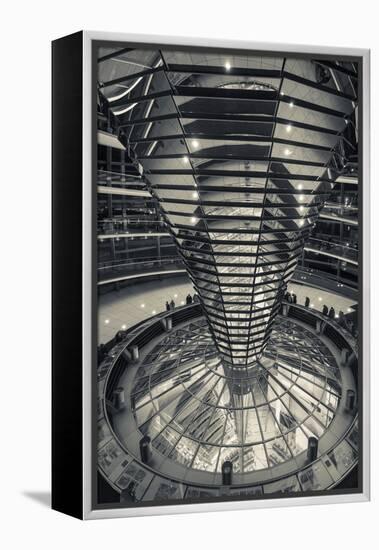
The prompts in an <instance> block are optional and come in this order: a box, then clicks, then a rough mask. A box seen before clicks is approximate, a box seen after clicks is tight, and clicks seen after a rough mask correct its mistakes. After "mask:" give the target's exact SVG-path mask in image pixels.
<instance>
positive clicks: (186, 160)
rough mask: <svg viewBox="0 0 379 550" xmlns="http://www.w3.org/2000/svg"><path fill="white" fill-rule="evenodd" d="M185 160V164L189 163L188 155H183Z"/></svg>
mask: <svg viewBox="0 0 379 550" xmlns="http://www.w3.org/2000/svg"><path fill="white" fill-rule="evenodd" d="M183 162H184V163H185V164H188V162H189V158H188V157H187V155H184V157H183Z"/></svg>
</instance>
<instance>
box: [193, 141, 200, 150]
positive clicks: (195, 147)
mask: <svg viewBox="0 0 379 550" xmlns="http://www.w3.org/2000/svg"><path fill="white" fill-rule="evenodd" d="M192 147H193V148H194V149H197V148H198V147H199V142H198V141H197V139H194V140H193V141H192Z"/></svg>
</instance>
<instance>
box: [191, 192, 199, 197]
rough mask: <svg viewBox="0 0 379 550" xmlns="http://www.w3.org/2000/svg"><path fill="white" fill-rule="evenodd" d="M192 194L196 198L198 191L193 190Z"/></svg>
mask: <svg viewBox="0 0 379 550" xmlns="http://www.w3.org/2000/svg"><path fill="white" fill-rule="evenodd" d="M192 196H193V198H194V199H198V198H199V193H198V192H197V191H194V192H193V193H192Z"/></svg>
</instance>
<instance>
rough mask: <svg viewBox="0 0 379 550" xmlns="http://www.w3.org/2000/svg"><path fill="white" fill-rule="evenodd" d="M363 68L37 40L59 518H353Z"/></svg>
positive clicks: (224, 50)
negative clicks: (44, 134) (237, 512)
mask: <svg viewBox="0 0 379 550" xmlns="http://www.w3.org/2000/svg"><path fill="white" fill-rule="evenodd" d="M368 205H369V51H368V50H359V49H350V48H328V47H324V46H320V47H316V46H295V45H288V44H270V43H264V44H262V43H254V42H251V43H247V42H238V41H236V42H230V41H226V40H218V41H211V40H204V39H202V40H200V39H189V38H188V39H185V38H168V37H162V36H137V35H119V34H109V33H102V32H79V33H76V34H74V35H70V36H67V37H64V38H61V39H59V40H56V41H54V42H53V406H52V408H53V508H54V509H56V510H59V511H62V512H65V513H67V514H70V515H73V516H75V517H79V518H110V517H124V516H125V517H126V516H136V515H147V514H163V513H179V512H180V513H183V512H194V511H206V510H234V509H242V508H257V507H272V506H285V505H302V504H316V503H339V502H341V503H342V502H355V501H364V500H367V499H369V420H370V419H369V365H370V358H369V282H370V281H369V207H368Z"/></svg>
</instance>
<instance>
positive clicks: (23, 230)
mask: <svg viewBox="0 0 379 550" xmlns="http://www.w3.org/2000/svg"><path fill="white" fill-rule="evenodd" d="M374 6H375V3H374V2H372V0H370V1H369V0H361V1H360V2H356V1H354V2H353V1H351V0H343V1H341V0H333V1H332V0H317V2H315V1H314V2H306V1H304V0H268V1H263V2H258V1H256V0H255V1H254V0H233V1H232V0H218V1H216V0H212V1H211V0H208V1H207V0H182V1H180V0H173V1H165V0H140V1H139V2H136V1H133V0H111V1H108V2H107V1H105V0H92V1H91V2H89V1H88V2H85V1H83V0H82V1H79V0H62V1H61V2H57V1H55V2H47V1H42V0H33V1H27V0H25V1H23V2H18V1H16V0H10V1H7V2H4V3H3V5H2V10H1V17H2V25H1V33H0V39H1V41H2V47H1V69H0V70H1V76H2V81H3V83H2V84H1V86H0V93H1V96H2V100H1V104H0V105H1V111H0V116H1V134H0V135H1V137H2V141H3V142H4V144H5V146H6V148H7V149H8V153H7V154H6V155H5V156H3V155H2V162H1V171H0V174H1V187H0V188H1V189H2V195H1V204H2V207H1V214H2V215H1V218H0V219H1V226H2V232H1V236H2V245H1V247H2V250H1V258H2V268H1V277H2V286H1V302H0V304H1V306H0V311H1V318H2V326H3V333H4V332H5V331H6V333H7V335H6V336H5V334H4V336H5V338H4V341H3V344H2V357H1V377H2V380H1V387H2V391H1V398H0V404H1V407H2V409H4V410H3V412H2V421H1V443H2V451H1V454H0V457H1V462H2V464H1V472H2V477H1V485H0V487H1V492H0V506H1V507H2V508H3V512H1V514H2V515H1V516H0V517H1V523H2V525H3V526H2V529H1V531H0V539H5V538H8V541H7V542H5V544H3V547H4V548H7V549H8V548H21V547H23V546H24V547H26V548H39V549H41V550H42V549H44V548H52V547H53V548H54V549H57V550H59V549H65V550H68V549H70V548H84V547H86V548H88V549H91V550H92V548H93V549H97V548H133V547H134V548H137V547H139V548H142V547H143V548H149V546H150V545H151V547H152V548H154V549H161V548H162V549H163V548H166V549H171V548H172V549H174V548H175V549H180V550H185V549H187V548H188V549H189V548H196V547H197V548H212V549H215V548H228V550H231V549H233V548H238V546H239V545H246V547H250V548H258V547H259V548H268V549H272V548H280V549H281V550H285V549H289V548H291V549H296V548H302V549H305V548H307V549H309V550H311V549H316V548H317V549H318V550H319V549H320V548H328V549H329V548H333V547H338V548H343V544H346V545H349V547H350V548H357V547H358V546H361V547H365V548H369V549H370V548H373V547H374V542H370V540H372V541H373V540H375V539H377V533H378V512H379V506H378V472H379V468H378V466H377V463H378V458H379V455H378V424H377V417H378V401H379V400H377V401H376V402H375V401H374V403H373V415H374V416H373V430H372V434H373V436H372V448H373V472H372V479H373V496H372V498H373V500H372V502H371V503H367V504H356V505H341V506H312V507H308V508H293V509H291V508H286V509H280V508H278V509H274V510H261V511H254V512H234V513H219V514H216V513H212V514H207V515H206V514H204V515H192V516H176V517H174V516H171V517H159V518H150V519H134V520H112V521H97V522H92V523H91V522H88V523H86V524H82V523H80V522H78V521H77V520H73V519H71V518H68V517H65V516H63V515H60V514H58V513H55V512H52V511H50V510H49V509H48V507H46V506H43V505H41V504H40V503H39V502H38V500H35V499H32V498H31V497H30V496H29V497H28V496H25V493H37V494H41V493H42V498H46V497H44V494H45V493H46V492H47V491H48V490H49V483H50V458H49V457H50V403H49V400H50V332H49V331H50V292H49V285H50V213H49V211H50V44H49V41H50V40H52V39H54V38H57V37H59V36H62V35H65V34H68V33H70V32H73V31H76V30H80V29H82V28H86V29H94V30H108V31H121V32H127V31H130V32H143V33H154V34H157V33H160V34H168V35H170V34H177V35H189V36H192V35H194V36H196V35H197V36H205V37H206V36H212V37H217V38H223V37H225V38H230V39H237V38H238V39H246V40H261V41H278V42H296V43H311V44H325V45H331V46H332V45H335V46H337V45H338V46H360V47H371V48H373V58H372V68H373V85H372V97H373V98H375V100H376V101H375V102H374V104H373V124H375V123H378V106H377V98H378V97H379V89H378V77H379V71H378V37H379V32H378V27H377V17H376V16H375V15H376V14H375V8H374ZM7 146H8V147H7ZM377 147H378V143H377V139H376V136H375V140H374V142H373V152H374V153H375V152H376V151H377ZM3 150H4V149H3ZM373 157H374V159H373V164H374V160H376V155H373ZM375 164H376V163H375ZM376 176H377V170H376V169H375V170H374V172H373V178H372V182H373V193H372V195H373V198H375V199H376V200H378V191H377V189H378V185H377V184H378V181H377V179H376ZM4 190H5V196H4ZM376 217H378V216H376ZM4 218H5V219H4ZM378 229H379V228H378V225H376V227H375V228H374V232H373V234H375V231H378ZM373 240H374V241H375V239H373ZM374 261H375V262H376V257H375V258H374ZM376 267H377V266H376ZM373 294H374V297H375V303H376V302H377V296H378V293H377V291H376V290H375V289H373ZM374 313H375V312H374ZM373 325H374V326H373V334H375V333H376V332H377V331H376V330H375V329H378V323H377V321H376V320H375V321H374V323H373ZM21 334H22V343H21V344H20V335H21ZM375 347H376V346H375ZM4 351H5V358H4ZM20 351H22V352H23V355H24V357H25V356H26V355H28V356H29V359H28V360H27V361H26V360H25V359H23V360H20V359H19V358H18V357H17V354H18V352H20ZM375 351H376V350H375ZM375 363H376V353H375V355H374V357H373V367H374V368H373V376H372V378H373V382H372V387H373V388H375V387H376V388H378V387H379V385H378V375H377V372H376V371H377V369H376V367H377V365H376V364H375ZM4 514H5V516H6V517H4ZM143 541H145V542H143ZM363 541H366V545H365V544H364V542H363ZM137 545H138V546H137ZM141 545H143V546H141Z"/></svg>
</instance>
